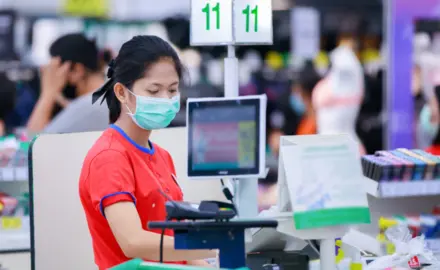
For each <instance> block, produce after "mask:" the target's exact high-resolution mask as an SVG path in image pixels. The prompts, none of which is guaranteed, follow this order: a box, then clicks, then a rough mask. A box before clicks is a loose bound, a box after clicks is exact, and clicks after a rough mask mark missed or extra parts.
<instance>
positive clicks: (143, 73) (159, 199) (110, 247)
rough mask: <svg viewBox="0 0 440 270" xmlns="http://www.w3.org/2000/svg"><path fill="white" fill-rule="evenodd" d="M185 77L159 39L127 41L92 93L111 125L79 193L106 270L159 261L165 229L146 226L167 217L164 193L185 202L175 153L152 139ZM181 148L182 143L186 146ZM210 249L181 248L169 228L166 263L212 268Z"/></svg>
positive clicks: (90, 157) (168, 117)
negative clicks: (136, 261)
mask: <svg viewBox="0 0 440 270" xmlns="http://www.w3.org/2000/svg"><path fill="white" fill-rule="evenodd" d="M182 73H183V67H182V63H181V61H180V59H179V57H178V55H177V53H176V51H175V50H174V49H173V48H172V47H171V46H170V44H168V43H167V42H166V41H164V40H162V39H161V38H159V37H156V36H136V37H133V38H132V39H131V40H129V41H127V42H126V43H124V44H123V45H122V47H121V49H120V51H119V54H118V56H117V57H116V59H115V60H112V61H111V62H110V64H109V69H108V72H107V77H108V78H109V80H108V81H107V82H106V83H105V84H104V85H103V86H102V88H100V89H99V90H98V91H96V92H95V93H94V94H93V100H94V102H96V101H99V99H100V98H102V99H101V101H100V102H101V103H102V102H104V100H105V101H106V103H107V106H108V108H109V111H110V124H111V125H110V127H109V128H107V129H106V130H105V131H104V132H103V134H102V135H101V137H100V138H99V139H98V140H97V141H96V142H95V143H94V145H93V146H92V148H91V149H90V150H89V152H88V154H87V156H86V158H85V160H84V163H83V167H82V171H81V176H80V181H79V193H80V198H81V202H82V205H83V208H84V212H85V215H86V218H87V223H88V227H89V230H90V234H91V236H92V241H93V249H94V255H95V262H96V264H97V265H98V267H99V269H101V270H104V269H108V268H110V267H112V266H115V265H118V264H121V263H123V262H125V261H127V260H129V259H130V258H142V259H144V260H147V261H160V259H161V255H160V252H159V245H160V242H161V230H151V229H149V228H148V227H147V224H148V222H149V221H161V220H165V219H166V209H165V202H166V198H165V197H164V196H163V195H162V192H165V193H166V194H167V195H168V196H169V197H170V198H171V199H172V200H176V201H181V200H182V199H183V194H182V191H181V189H180V187H179V185H178V183H177V181H176V176H175V174H176V172H175V169H174V164H173V160H172V158H171V156H170V154H169V153H168V152H167V151H166V150H164V149H163V148H161V147H160V146H159V145H156V144H155V143H153V142H151V141H150V140H149V137H150V134H151V132H153V131H154V130H155V129H161V128H165V127H167V126H168V125H169V124H170V123H171V121H172V120H173V119H174V117H175V116H176V114H177V112H178V111H179V110H180V93H179V86H180V84H181V79H182ZM182 143H185V142H183V141H182ZM215 256H216V252H215V251H210V250H192V251H189V250H176V249H175V248H174V239H173V232H172V231H170V230H165V236H164V238H163V261H165V262H173V263H177V264H189V265H201V266H208V264H207V263H206V262H205V261H204V260H203V259H206V258H215Z"/></svg>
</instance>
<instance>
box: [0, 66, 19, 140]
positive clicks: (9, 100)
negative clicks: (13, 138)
mask: <svg viewBox="0 0 440 270" xmlns="http://www.w3.org/2000/svg"><path fill="white" fill-rule="evenodd" d="M15 100H16V88H15V84H14V82H12V81H11V80H9V79H8V77H6V75H5V74H3V73H0V137H3V136H6V135H8V134H9V133H10V130H9V128H8V127H7V126H6V123H5V119H6V117H7V116H8V115H9V114H10V113H11V112H12V111H13V110H14V107H15Z"/></svg>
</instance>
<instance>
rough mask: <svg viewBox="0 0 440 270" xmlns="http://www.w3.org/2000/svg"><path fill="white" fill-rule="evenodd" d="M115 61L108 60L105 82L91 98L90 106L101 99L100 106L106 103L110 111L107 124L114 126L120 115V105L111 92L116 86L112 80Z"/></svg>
mask: <svg viewBox="0 0 440 270" xmlns="http://www.w3.org/2000/svg"><path fill="white" fill-rule="evenodd" d="M114 68H115V60H113V59H112V60H110V61H109V65H108V70H107V78H108V80H107V82H106V83H105V84H104V85H103V86H102V87H101V88H99V89H98V90H97V91H96V92H95V93H93V96H92V104H94V103H95V102H96V101H98V99H100V98H101V104H102V103H103V102H104V100H105V101H106V103H107V107H108V109H109V111H110V114H109V122H110V124H114V123H115V122H116V120H118V118H119V115H120V114H121V104H120V103H119V101H118V99H117V98H116V95H115V93H114V91H113V88H114V86H115V84H116V81H115V79H114V72H115V69H114Z"/></svg>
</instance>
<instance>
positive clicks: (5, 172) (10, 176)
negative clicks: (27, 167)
mask: <svg viewBox="0 0 440 270" xmlns="http://www.w3.org/2000/svg"><path fill="white" fill-rule="evenodd" d="M0 170H1V174H2V180H3V181H13V180H14V169H13V168H9V167H5V168H1V169H0Z"/></svg>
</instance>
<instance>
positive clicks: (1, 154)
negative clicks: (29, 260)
mask: <svg viewBox="0 0 440 270" xmlns="http://www.w3.org/2000/svg"><path fill="white" fill-rule="evenodd" d="M22 139H23V140H22ZM25 139H27V138H25V137H24V136H18V137H16V136H8V137H3V138H0V252H10V251H18V250H28V249H29V248H30V231H29V192H28V191H27V189H28V186H27V179H28V169H27V162H28V158H27V152H28V148H29V143H28V142H27V141H25Z"/></svg>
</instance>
